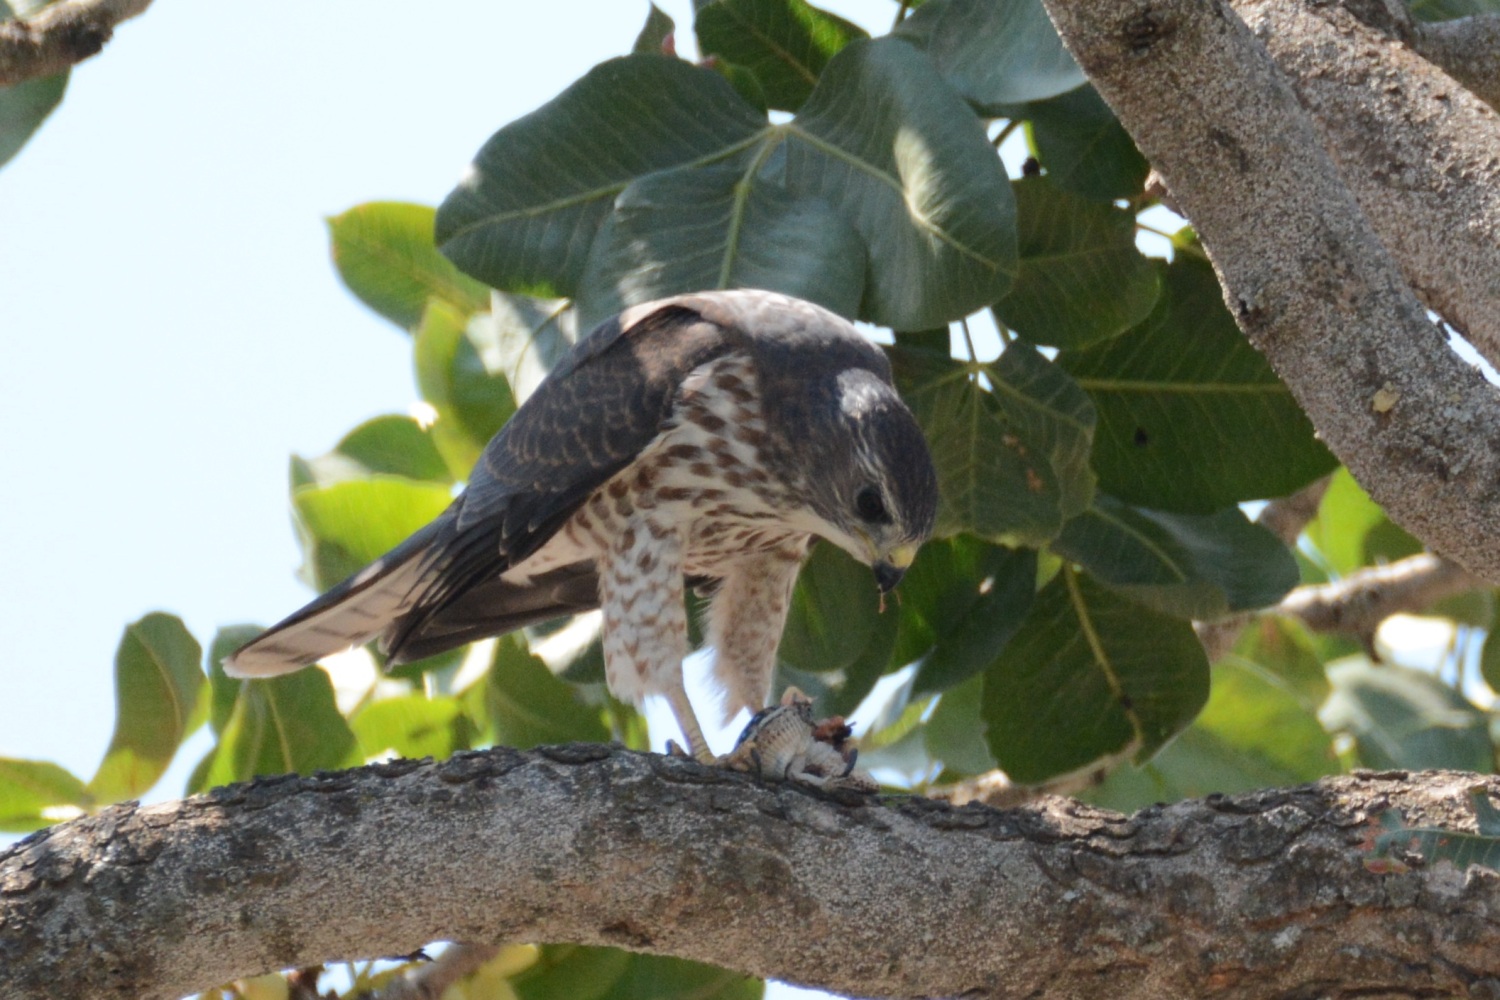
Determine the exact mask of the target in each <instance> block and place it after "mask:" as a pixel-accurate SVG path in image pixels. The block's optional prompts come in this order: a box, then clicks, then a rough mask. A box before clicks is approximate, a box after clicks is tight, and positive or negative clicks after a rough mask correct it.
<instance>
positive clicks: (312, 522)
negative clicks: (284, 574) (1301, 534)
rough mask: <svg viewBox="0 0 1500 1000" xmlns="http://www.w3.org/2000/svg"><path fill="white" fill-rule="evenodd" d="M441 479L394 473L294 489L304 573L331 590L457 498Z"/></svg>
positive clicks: (320, 586)
mask: <svg viewBox="0 0 1500 1000" xmlns="http://www.w3.org/2000/svg"><path fill="white" fill-rule="evenodd" d="M452 499H453V498H452V495H451V494H450V493H449V491H448V487H447V486H444V485H442V484H441V483H419V482H414V481H412V480H410V479H399V478H395V477H390V476H382V477H376V478H372V479H357V480H350V481H348V482H342V483H334V484H333V485H332V486H311V487H305V488H303V489H300V490H297V491H296V492H295V493H293V494H292V507H293V508H294V509H295V511H296V514H297V523H298V525H299V527H300V529H301V532H302V536H303V552H304V556H305V563H304V567H303V574H304V577H305V578H306V579H307V580H308V582H309V583H311V584H312V585H313V586H314V587H316V588H317V589H318V590H327V589H328V588H329V587H331V586H333V585H334V584H335V583H338V582H339V581H340V580H342V579H344V577H346V576H348V575H349V574H351V573H353V572H355V571H356V570H358V569H360V568H362V567H364V566H365V565H367V564H368V563H370V562H373V561H374V560H375V559H377V558H378V557H380V556H382V555H384V554H385V553H386V552H388V551H390V550H391V549H393V548H395V547H396V546H397V545H398V544H400V543H401V542H402V541H404V540H405V539H406V537H407V536H408V535H410V534H412V533H413V532H414V531H416V530H417V529H418V528H420V527H422V526H423V525H425V524H427V523H428V522H429V521H431V520H432V519H433V518H435V517H437V516H438V515H439V514H441V513H442V512H443V510H444V509H445V508H446V507H447V506H448V504H449V502H450V501H451V500H452Z"/></svg>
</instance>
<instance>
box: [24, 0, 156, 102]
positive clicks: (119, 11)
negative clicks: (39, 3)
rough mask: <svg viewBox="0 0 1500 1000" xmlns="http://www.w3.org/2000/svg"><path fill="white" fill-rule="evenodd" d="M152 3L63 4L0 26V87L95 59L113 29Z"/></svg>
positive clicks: (84, 0) (94, 0)
mask: <svg viewBox="0 0 1500 1000" xmlns="http://www.w3.org/2000/svg"><path fill="white" fill-rule="evenodd" d="M149 6H151V0H62V2H60V3H54V4H52V5H51V6H50V7H46V8H43V9H42V10H40V11H38V12H37V14H36V15H35V16H34V17H29V18H26V19H25V20H22V19H19V18H15V19H12V20H9V21H0V87H10V86H14V85H15V84H18V83H24V82H25V81H27V80H34V79H36V78H37V77H42V76H51V75H52V74H54V73H61V72H62V71H63V70H65V69H67V68H68V67H70V66H72V65H74V64H75V63H80V62H83V60H85V59H87V58H89V57H90V56H93V55H97V54H98V53H99V51H100V50H101V49H103V48H104V43H105V42H108V41H109V39H110V36H111V35H113V34H114V30H115V26H116V25H117V24H119V23H120V22H121V21H125V20H128V19H130V18H132V17H135V16H136V15H137V14H141V13H143V12H144V11H145V10H146V8H147V7H149Z"/></svg>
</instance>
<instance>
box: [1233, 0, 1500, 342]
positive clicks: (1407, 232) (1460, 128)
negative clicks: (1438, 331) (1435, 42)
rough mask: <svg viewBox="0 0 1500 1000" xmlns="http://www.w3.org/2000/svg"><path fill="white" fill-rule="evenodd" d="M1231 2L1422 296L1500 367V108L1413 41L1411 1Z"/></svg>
mask: <svg viewBox="0 0 1500 1000" xmlns="http://www.w3.org/2000/svg"><path fill="white" fill-rule="evenodd" d="M1231 2H1232V3H1233V5H1234V9H1235V11H1236V12H1237V13H1239V14H1240V16H1241V17H1243V18H1244V19H1245V22H1246V23H1247V24H1248V25H1249V26H1250V28H1251V29H1252V30H1253V31H1254V32H1255V34H1256V37H1257V38H1259V39H1260V41H1261V42H1262V43H1264V44H1265V46H1266V48H1267V49H1268V51H1269V52H1270V54H1271V56H1272V58H1274V59H1275V60H1276V65H1277V66H1278V67H1280V69H1281V70H1282V72H1284V73H1285V74H1286V75H1287V77H1288V79H1289V81H1290V83H1291V85H1292V88H1293V89H1294V90H1295V91H1296V94H1297V98H1298V100H1299V102H1300V103H1301V105H1302V107H1303V108H1304V109H1305V110H1306V111H1307V112H1309V113H1310V114H1311V115H1312V117H1313V119H1314V120H1315V121H1316V122H1317V124H1318V125H1319V126H1320V127H1321V131H1322V138H1323V144H1324V145H1325V146H1326V147H1327V149H1328V151H1329V153H1330V154H1332V156H1333V159H1334V161H1335V162H1336V163H1337V164H1338V167H1339V171H1340V173H1341V175H1342V177H1343V179H1344V182H1345V183H1346V184H1348V186H1349V189H1350V191H1352V192H1353V194H1354V197H1355V198H1356V199H1357V200H1358V202H1359V206H1360V208H1361V209H1362V210H1363V211H1364V213H1365V215H1366V216H1367V217H1368V219H1369V221H1370V224H1371V225H1372V226H1373V227H1374V229H1375V232H1376V234H1377V235H1378V236H1379V237H1380V240H1381V242H1382V243H1384V244H1385V246H1386V247H1387V249H1389V250H1390V251H1391V254H1392V255H1393V256H1394V257H1395V260H1396V263H1397V265H1398V266H1399V267H1400V268H1401V271H1402V274H1403V275H1404V276H1405V278H1406V281H1407V282H1408V283H1409V284H1410V285H1411V287H1412V288H1413V289H1414V290H1415V291H1416V293H1417V296H1418V297H1419V298H1420V299H1421V300H1422V301H1423V302H1424V303H1425V304H1426V305H1427V306H1428V308H1430V309H1432V310H1433V311H1435V312H1437V313H1439V314H1441V315H1442V316H1443V318H1444V319H1446V320H1447V321H1448V322H1449V323H1451V324H1452V325H1453V326H1454V327H1455V328H1456V329H1457V330H1458V331H1459V332H1460V333H1462V334H1464V336H1466V337H1467V338H1468V339H1469V341H1470V342H1471V343H1473V345H1474V346H1475V348H1477V349H1478V350H1479V352H1480V353H1481V354H1483V355H1484V356H1485V357H1486V358H1487V359H1489V361H1490V362H1491V363H1492V364H1497V365H1500V115H1497V114H1496V113H1495V111H1494V109H1493V108H1491V107H1490V106H1489V105H1487V104H1485V103H1484V101H1482V100H1481V99H1479V98H1478V97H1477V96H1475V95H1474V94H1473V93H1470V92H1469V91H1468V90H1466V89H1465V88H1464V87H1463V86H1462V85H1461V84H1460V83H1459V82H1458V81H1456V80H1455V79H1454V78H1453V77H1451V76H1449V75H1448V74H1447V73H1444V72H1443V71H1442V70H1441V69H1440V68H1438V67H1437V66H1434V65H1433V64H1432V63H1430V62H1428V61H1427V60H1426V59H1423V58H1422V57H1421V56H1419V55H1417V54H1416V53H1415V52H1413V51H1412V50H1411V49H1410V48H1408V47H1407V45H1406V44H1404V43H1403V41H1402V39H1403V38H1406V37H1410V36H1415V34H1416V30H1417V29H1416V26H1414V25H1412V24H1411V23H1410V22H1409V21H1405V20H1404V19H1405V12H1404V10H1400V9H1399V8H1398V9H1397V10H1395V11H1393V12H1391V13H1392V16H1399V17H1400V18H1402V19H1403V22H1395V23H1391V24H1389V25H1386V24H1385V19H1384V18H1378V17H1376V16H1374V15H1375V14H1383V13H1385V12H1384V11H1371V10H1369V9H1367V8H1368V7H1369V4H1357V5H1356V4H1355V3H1352V2H1351V3H1348V4H1347V5H1340V4H1338V3H1328V4H1307V3H1302V2H1297V0H1231ZM1355 7H1358V8H1360V9H1359V10H1358V11H1356V10H1354V9H1353V8H1355ZM1360 13H1363V14H1364V15H1365V19H1361V18H1360V17H1359V16H1358V14H1360ZM1370 22H1373V24H1372V23H1370ZM1492 58H1493V59H1500V55H1492ZM1497 66H1500V64H1497ZM1497 73H1500V68H1497Z"/></svg>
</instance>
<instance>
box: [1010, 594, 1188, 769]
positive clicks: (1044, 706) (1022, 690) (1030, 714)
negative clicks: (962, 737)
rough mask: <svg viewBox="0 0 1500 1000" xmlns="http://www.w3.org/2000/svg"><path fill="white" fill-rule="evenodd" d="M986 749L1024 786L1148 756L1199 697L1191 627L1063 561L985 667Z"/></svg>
mask: <svg viewBox="0 0 1500 1000" xmlns="http://www.w3.org/2000/svg"><path fill="white" fill-rule="evenodd" d="M984 677H985V682H984V703H983V707H982V709H981V711H982V713H983V716H984V720H985V724H986V726H987V730H986V738H987V740H988V742H989V747H990V752H991V753H992V754H993V755H994V757H995V760H996V761H998V762H999V764H1000V766H1001V767H1002V768H1004V769H1005V771H1006V773H1007V774H1009V775H1010V776H1011V778H1012V779H1014V780H1016V781H1018V782H1021V783H1027V784H1029V783H1033V782H1038V781H1042V780H1045V779H1047V778H1052V777H1056V776H1058V775H1062V774H1068V773H1071V772H1074V771H1078V770H1080V769H1082V768H1085V767H1089V766H1090V765H1094V764H1099V763H1102V762H1105V761H1109V760H1111V759H1119V758H1123V757H1127V756H1128V757H1131V758H1133V759H1135V760H1136V761H1137V762H1141V761H1145V760H1149V759H1150V758H1151V756H1152V755H1153V754H1155V753H1156V752H1157V751H1158V750H1160V749H1161V747H1162V746H1163V745H1165V744H1166V742H1167V741H1168V740H1170V739H1171V738H1172V736H1174V735H1175V734H1176V733H1178V732H1180V731H1181V730H1182V729H1183V728H1184V727H1186V726H1187V724H1188V723H1189V722H1191V721H1192V719H1193V717H1194V716H1195V715H1197V713H1198V711H1199V709H1201V708H1202V707H1203V705H1204V703H1205V702H1206V701H1207V700H1208V662H1207V660H1206V659H1205V657H1204V654H1203V647H1202V645H1201V644H1200V643H1199V642H1198V638H1197V636H1196V635H1195V634H1194V633H1193V629H1192V626H1191V625H1189V624H1188V623H1187V622H1184V621H1181V620H1180V619H1175V618H1168V617H1166V616H1165V615H1161V614H1158V613H1156V612H1154V611H1150V610H1147V609H1145V608H1143V607H1141V606H1140V605H1137V604H1134V603H1132V602H1130V601H1127V600H1124V599H1123V598H1120V597H1118V596H1116V595H1115V594H1114V593H1113V592H1112V591H1110V590H1109V589H1107V588H1105V587H1103V586H1101V585H1100V584H1097V583H1094V582H1093V581H1092V580H1090V579H1088V578H1087V577H1081V576H1079V575H1077V574H1076V573H1075V572H1074V571H1073V570H1072V569H1070V568H1068V567H1066V566H1064V567H1063V569H1062V571H1061V572H1060V573H1059V574H1058V576H1057V577H1055V578H1054V579H1053V581H1052V582H1051V583H1049V584H1048V585H1047V586H1046V587H1044V588H1043V589H1042V591H1041V592H1040V593H1039V594H1037V597H1036V603H1035V604H1034V605H1033V606H1032V609H1031V615H1030V616H1029V617H1028V618H1027V620H1026V623H1025V624H1024V625H1022V626H1021V631H1020V632H1019V633H1018V634H1017V635H1016V637H1015V638H1014V639H1012V640H1011V641H1010V643H1009V644H1007V645H1006V647H1005V649H1004V650H1003V651H1002V652H1001V654H1000V656H999V658H998V659H996V661H995V662H994V664H993V665H992V666H991V667H990V668H989V670H987V671H986V672H985V675H984Z"/></svg>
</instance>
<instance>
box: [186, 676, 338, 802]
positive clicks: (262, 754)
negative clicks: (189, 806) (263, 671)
mask: <svg viewBox="0 0 1500 1000" xmlns="http://www.w3.org/2000/svg"><path fill="white" fill-rule="evenodd" d="M358 763H360V756H359V747H358V744H357V743H356V741H355V739H354V734H353V733H352V732H350V731H349V725H348V723H346V722H345V721H344V717H343V716H342V715H341V714H339V710H338V705H337V704H336V702H335V701H334V696H333V684H332V682H331V681H329V679H328V675H327V674H326V673H324V672H323V671H321V670H318V669H315V668H314V669H308V670H298V671H296V672H294V673H290V674H286V675H284V676H281V677H271V678H267V679H265V680H257V681H244V682H242V683H241V687H240V692H239V697H238V698H237V699H236V700H235V703H234V711H233V712H231V713H230V716H229V720H228V722H227V723H226V724H225V726H224V731H223V733H222V734H221V735H220V737H219V746H218V748H217V749H216V750H215V751H214V755H213V759H212V761H211V762H210V763H209V764H208V766H207V769H206V771H205V774H204V779H203V781H204V787H208V788H212V787H215V786H218V785H227V784H231V783H233V782H236V781H248V780H249V779H251V778H254V777H257V776H259V775H264V774H289V773H292V772H296V773H297V774H311V773H312V772H314V771H320V770H333V769H336V768H341V767H351V766H353V765H355V764H358Z"/></svg>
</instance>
